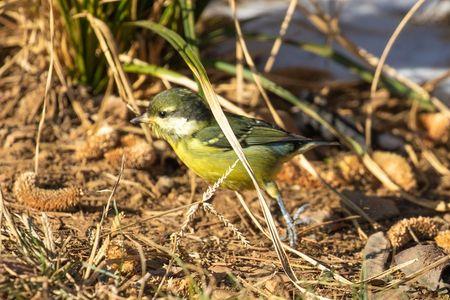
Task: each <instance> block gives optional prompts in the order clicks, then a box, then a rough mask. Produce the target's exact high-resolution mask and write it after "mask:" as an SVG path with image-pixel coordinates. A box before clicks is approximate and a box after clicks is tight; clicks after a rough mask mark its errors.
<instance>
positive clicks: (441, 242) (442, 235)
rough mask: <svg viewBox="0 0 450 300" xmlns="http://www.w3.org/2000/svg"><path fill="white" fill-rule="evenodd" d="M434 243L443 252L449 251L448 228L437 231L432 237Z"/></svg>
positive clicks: (449, 236) (449, 233)
mask: <svg viewBox="0 0 450 300" xmlns="http://www.w3.org/2000/svg"><path fill="white" fill-rule="evenodd" d="M434 241H435V242H436V244H437V245H438V246H439V247H441V248H442V249H443V250H444V251H445V252H447V253H450V230H444V231H441V232H439V233H438V235H436V237H435V238H434Z"/></svg>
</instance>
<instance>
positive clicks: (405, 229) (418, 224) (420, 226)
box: [387, 217, 443, 248]
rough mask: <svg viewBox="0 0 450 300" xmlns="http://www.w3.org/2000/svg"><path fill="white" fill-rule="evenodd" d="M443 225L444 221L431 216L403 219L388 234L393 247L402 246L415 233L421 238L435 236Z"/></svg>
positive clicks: (411, 238)
mask: <svg viewBox="0 0 450 300" xmlns="http://www.w3.org/2000/svg"><path fill="white" fill-rule="evenodd" d="M442 225H443V222H442V221H439V220H436V219H433V218H429V217H416V218H410V219H403V220H401V221H399V222H397V223H396V224H394V225H393V226H391V228H389V230H388V232H387V236H388V238H389V240H390V241H391V244H392V246H393V247H395V248H402V247H403V246H405V245H406V244H407V243H408V242H410V241H412V240H413V239H414V237H413V234H414V236H415V237H417V238H419V239H420V238H424V239H432V238H434V237H435V236H436V235H437V234H438V233H439V230H440V228H441V227H442Z"/></svg>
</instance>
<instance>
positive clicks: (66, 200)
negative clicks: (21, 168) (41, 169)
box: [13, 172, 83, 211]
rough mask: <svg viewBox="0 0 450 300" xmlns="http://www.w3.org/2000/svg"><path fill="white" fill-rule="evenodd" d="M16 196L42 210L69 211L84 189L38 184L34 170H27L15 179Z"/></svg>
mask: <svg viewBox="0 0 450 300" xmlns="http://www.w3.org/2000/svg"><path fill="white" fill-rule="evenodd" d="M13 192H14V196H15V197H16V199H17V200H19V201H20V202H22V203H23V204H25V205H26V206H27V207H30V208H34V209H38V210H42V211H67V210H70V209H72V208H73V207H75V206H76V205H77V204H78V203H79V202H80V198H81V196H83V191H82V190H81V188H79V187H75V186H69V187H65V188H58V189H50V188H42V187H39V186H38V183H37V176H36V173H34V172H25V173H23V174H21V175H20V176H19V177H18V178H17V179H16V181H15V183H14V187H13Z"/></svg>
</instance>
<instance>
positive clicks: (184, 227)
mask: <svg viewBox="0 0 450 300" xmlns="http://www.w3.org/2000/svg"><path fill="white" fill-rule="evenodd" d="M238 162H239V159H237V160H236V161H235V162H234V163H233V164H232V165H231V166H230V167H229V168H228V169H227V171H226V172H225V173H224V174H223V175H222V177H220V178H219V179H218V180H217V181H216V182H215V183H214V184H213V185H212V186H209V187H208V189H207V190H206V191H205V192H204V193H203V197H202V201H201V202H197V203H194V204H193V205H192V206H191V207H190V208H189V209H188V211H187V212H186V217H185V218H184V221H183V224H182V225H181V227H180V230H179V231H178V232H177V233H176V234H175V235H173V239H174V243H175V247H176V248H178V245H179V241H180V238H181V237H183V236H184V234H185V232H186V231H187V228H188V226H189V224H190V223H191V222H192V220H193V219H194V216H195V214H196V213H197V212H198V210H199V208H200V206H203V209H204V210H205V211H210V210H208V208H205V207H204V204H206V203H207V201H209V200H210V199H211V198H212V197H213V196H214V193H215V192H216V191H217V189H218V188H219V187H220V185H221V184H222V183H223V182H224V181H225V179H227V177H228V176H229V175H230V174H231V172H232V171H233V169H234V168H235V167H236V165H237V163H238ZM210 212H211V213H213V212H212V210H211V211H210ZM214 212H216V213H217V214H214V213H213V214H214V215H215V216H217V217H219V213H218V212H217V211H216V210H214ZM222 218H223V219H225V217H223V216H222ZM219 219H220V220H221V221H222V219H221V218H220V217H219ZM225 220H226V219H225ZM223 223H224V224H225V227H228V225H227V224H230V222H229V221H228V220H227V223H225V222H223ZM233 227H234V225H233ZM230 228H231V227H230ZM234 228H235V229H236V231H237V232H239V230H237V228H236V227H234ZM233 232H234V231H233ZM236 236H238V237H240V236H242V234H241V233H240V232H239V234H236ZM244 239H245V238H244Z"/></svg>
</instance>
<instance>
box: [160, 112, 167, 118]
mask: <svg viewBox="0 0 450 300" xmlns="http://www.w3.org/2000/svg"><path fill="white" fill-rule="evenodd" d="M158 114H159V117H160V118H165V117H166V116H167V112H165V111H160V112H159V113H158Z"/></svg>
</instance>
